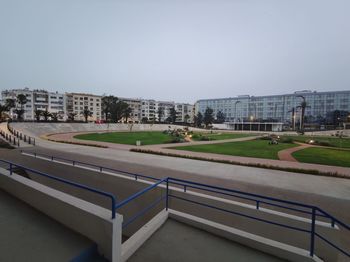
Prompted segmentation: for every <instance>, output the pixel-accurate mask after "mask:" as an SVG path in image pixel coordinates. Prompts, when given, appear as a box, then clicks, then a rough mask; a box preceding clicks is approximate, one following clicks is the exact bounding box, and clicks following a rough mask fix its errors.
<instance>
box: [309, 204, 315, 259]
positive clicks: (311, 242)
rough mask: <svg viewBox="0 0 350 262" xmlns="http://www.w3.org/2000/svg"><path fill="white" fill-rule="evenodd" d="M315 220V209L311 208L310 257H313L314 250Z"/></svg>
mask: <svg viewBox="0 0 350 262" xmlns="http://www.w3.org/2000/svg"><path fill="white" fill-rule="evenodd" d="M315 219H316V209H315V207H313V208H312V218H311V239H310V256H311V257H313V256H314V250H315Z"/></svg>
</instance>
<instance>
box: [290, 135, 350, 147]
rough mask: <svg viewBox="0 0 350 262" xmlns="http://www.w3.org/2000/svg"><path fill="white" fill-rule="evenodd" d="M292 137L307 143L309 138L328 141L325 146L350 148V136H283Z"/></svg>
mask: <svg viewBox="0 0 350 262" xmlns="http://www.w3.org/2000/svg"><path fill="white" fill-rule="evenodd" d="M283 137H290V138H292V139H293V140H294V141H297V142H301V143H306V142H307V141H308V140H311V139H312V140H315V141H317V142H326V143H328V144H329V145H327V144H324V145H325V146H333V147H344V148H350V138H339V137H324V136H283Z"/></svg>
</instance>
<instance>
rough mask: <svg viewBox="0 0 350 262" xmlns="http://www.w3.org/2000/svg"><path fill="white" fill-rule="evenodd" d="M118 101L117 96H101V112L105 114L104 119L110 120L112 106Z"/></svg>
mask: <svg viewBox="0 0 350 262" xmlns="http://www.w3.org/2000/svg"><path fill="white" fill-rule="evenodd" d="M117 102H118V97H115V96H104V97H102V103H101V106H102V114H104V115H105V119H106V121H108V120H110V117H111V115H112V110H113V107H115V105H116V103H117Z"/></svg>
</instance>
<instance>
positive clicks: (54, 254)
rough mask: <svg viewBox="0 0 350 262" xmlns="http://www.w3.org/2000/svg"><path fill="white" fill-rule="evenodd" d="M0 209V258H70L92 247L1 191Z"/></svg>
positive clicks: (86, 240)
mask: <svg viewBox="0 0 350 262" xmlns="http://www.w3.org/2000/svg"><path fill="white" fill-rule="evenodd" d="M0 210H1V214H0V230H1V234H0V250H1V252H0V261H12V262H17V261H18V262H22V261H37V262H40V261H43V262H44V261H52V262H55V261H57V262H59V261H71V260H72V259H74V258H77V257H78V256H79V255H80V254H82V252H84V251H86V250H88V249H89V248H92V247H93V246H94V243H93V242H91V241H90V240H89V239H87V238H85V237H83V236H81V235H80V234H77V233H75V232H73V231H71V230H69V229H68V228H66V227H64V226H63V225H61V224H59V223H57V222H56V221H54V220H52V219H51V218H49V217H47V216H46V215H44V214H42V213H40V212H38V211H36V210H35V209H34V208H32V207H30V206H29V205H27V204H26V203H24V202H22V201H20V200H18V199H16V198H14V197H12V196H11V195H9V194H8V193H6V192H4V191H2V190H0ZM96 261H103V260H100V259H99V258H96Z"/></svg>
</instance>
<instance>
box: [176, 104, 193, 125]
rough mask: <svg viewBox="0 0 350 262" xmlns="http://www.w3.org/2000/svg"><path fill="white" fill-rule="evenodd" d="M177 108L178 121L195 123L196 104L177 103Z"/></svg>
mask: <svg viewBox="0 0 350 262" xmlns="http://www.w3.org/2000/svg"><path fill="white" fill-rule="evenodd" d="M175 110H176V122H181V123H193V119H194V113H195V109H194V105H191V104H182V103H176V105H175Z"/></svg>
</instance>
